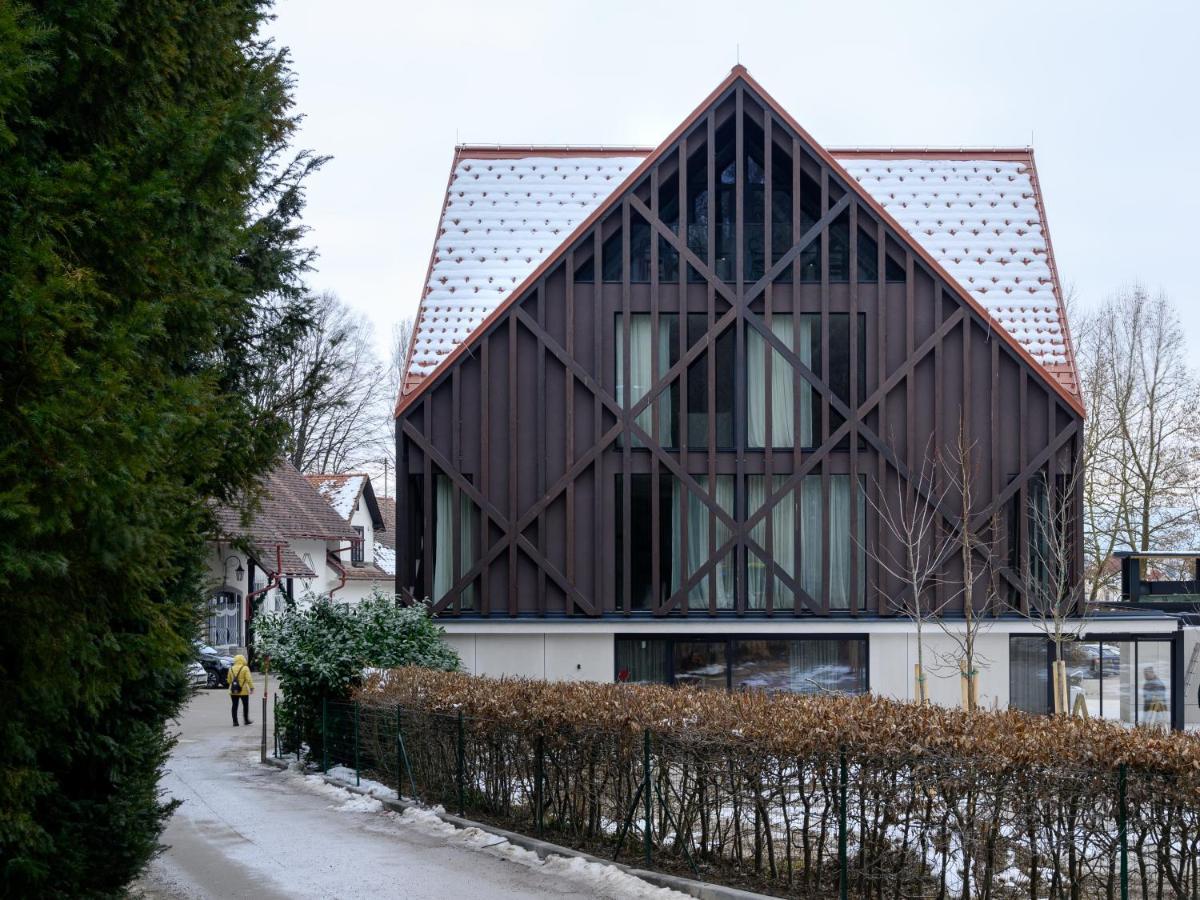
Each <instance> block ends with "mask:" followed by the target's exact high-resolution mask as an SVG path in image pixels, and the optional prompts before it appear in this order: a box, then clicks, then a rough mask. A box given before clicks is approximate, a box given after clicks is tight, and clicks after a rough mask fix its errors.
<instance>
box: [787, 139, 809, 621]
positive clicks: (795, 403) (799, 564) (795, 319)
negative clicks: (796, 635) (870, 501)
mask: <svg viewBox="0 0 1200 900" xmlns="http://www.w3.org/2000/svg"><path fill="white" fill-rule="evenodd" d="M799 240H800V140H799V139H798V138H796V137H794V136H793V137H792V233H791V236H790V238H789V239H788V243H789V244H796V243H798V242H799ZM801 315H802V310H801V309H800V260H799V258H797V259H796V260H795V261H794V262H793V263H792V346H793V347H795V348H796V352H797V354H799V353H800V316H801ZM808 389H809V388H808V379H807V378H805V377H804V376H802V375H801V374H800V370H799V369H797V368H796V367H795V366H793V367H792V427H793V428H794V429H795V435H794V440H793V441H792V471H793V472H796V471H798V470H799V469H800V465H801V463H802V461H803V460H802V457H801V441H800V434H801V431H802V429H803V424H802V423H801V421H800V409H801V406H800V392H801V391H802V390H803V391H806V390H808ZM797 491H799V492H800V494H797ZM802 495H803V482H801V483H800V484H798V485H796V487H795V488H794V489H793V491H792V496H791V497H790V498H789V500H788V502H789V503H791V504H792V515H793V520H794V521H795V523H796V525H797V526H798V527H796V528H794V529H793V531H794V534H793V535H792V559H793V560H795V563H794V565H793V567H792V569H793V572H792V574H793V576H794V577H795V579H796V583H797V584H803V581H802V579H801V577H800V573H801V572H803V571H804V565H803V560H802V559H801V558H800V554H801V553H802V552H803V542H802V541H801V540H800V532H801V529H802V528H804V521H803V518H802V507H801V506H800V504H798V503H797V502H796V498H797V496H802ZM803 608H804V604H802V603H801V602H800V601H799V598H797V597H793V598H792V615H794V616H798V615H800V611H801V610H802V609H803Z"/></svg>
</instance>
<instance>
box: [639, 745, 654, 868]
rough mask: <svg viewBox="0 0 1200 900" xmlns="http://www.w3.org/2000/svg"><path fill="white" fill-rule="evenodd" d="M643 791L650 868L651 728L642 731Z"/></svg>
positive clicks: (644, 846)
mask: <svg viewBox="0 0 1200 900" xmlns="http://www.w3.org/2000/svg"><path fill="white" fill-rule="evenodd" d="M642 779H643V780H642V791H643V794H644V796H643V797H642V800H643V801H644V802H645V804H646V810H645V812H646V822H645V828H644V829H643V831H642V852H643V855H644V857H645V860H646V868H647V869H648V868H650V853H651V846H652V845H651V842H650V827H651V816H652V813H653V811H652V809H651V807H650V729H649V728H647V729H645V730H644V731H643V733H642Z"/></svg>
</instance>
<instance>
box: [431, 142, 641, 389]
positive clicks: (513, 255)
mask: <svg viewBox="0 0 1200 900" xmlns="http://www.w3.org/2000/svg"><path fill="white" fill-rule="evenodd" d="M464 152H466V153H469V152H470V151H464ZM543 152H545V151H543ZM631 152H634V153H636V152H637V151H631ZM641 161H642V155H637V156H609V155H603V156H575V155H563V156H546V155H536V152H530V154H529V155H527V156H520V155H518V156H515V157H510V158H497V157H487V156H481V157H480V158H473V157H471V156H469V155H467V156H463V155H460V156H459V157H458V158H457V159H456V161H455V165H454V170H453V173H452V174H451V177H450V185H449V188H448V190H447V193H446V203H445V207H444V209H443V212H442V221H441V225H440V226H439V229H438V237H437V242H436V244H435V245H434V249H433V261H432V264H431V266H430V269H429V281H428V283H427V284H426V289H425V297H424V299H423V300H422V302H421V311H420V314H419V320H418V322H417V327H416V333H415V334H414V336H413V346H412V351H411V356H410V360H409V366H408V372H409V373H410V374H411V375H416V376H424V375H427V374H429V373H430V372H432V371H433V370H434V369H435V368H436V367H437V365H438V363H439V362H441V361H442V359H444V358H445V357H446V355H447V354H448V353H450V351H451V350H453V349H454V348H455V347H457V346H458V345H459V344H460V343H462V342H463V341H464V340H466V339H467V337H468V336H469V335H470V334H471V332H473V331H474V330H475V329H476V328H477V327H479V324H480V323H481V322H482V321H483V320H484V318H486V317H487V315H488V314H489V313H490V312H492V311H493V310H494V309H495V308H496V307H497V306H499V305H500V303H501V301H503V300H504V299H505V297H507V296H508V294H509V292H511V291H512V290H513V289H514V288H515V287H517V285H519V284H520V283H521V282H522V281H524V280H525V279H526V278H527V277H528V276H529V274H530V273H531V272H532V271H533V270H534V269H536V268H537V267H538V265H539V264H541V262H542V261H543V260H544V259H545V258H546V257H547V256H549V255H550V254H551V253H552V252H553V251H554V250H556V249H557V248H558V246H559V245H560V244H561V243H562V242H563V240H564V239H565V238H566V237H567V235H568V234H570V233H571V231H572V230H573V229H574V228H575V226H576V225H578V224H579V223H580V222H582V221H583V220H584V219H585V218H587V216H588V215H589V214H590V213H591V212H592V210H594V209H595V208H596V207H597V206H599V205H600V203H601V202H602V201H603V200H605V199H606V198H607V197H608V196H609V195H610V194H611V193H612V192H613V191H614V190H616V188H617V186H618V185H619V184H621V182H623V181H624V180H625V179H626V177H628V175H629V173H630V172H632V171H633V170H634V169H635V168H636V167H637V165H638V163H640V162H641Z"/></svg>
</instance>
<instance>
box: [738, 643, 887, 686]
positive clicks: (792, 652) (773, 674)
mask: <svg viewBox="0 0 1200 900" xmlns="http://www.w3.org/2000/svg"><path fill="white" fill-rule="evenodd" d="M732 681H733V687H734V688H742V689H744V690H764V691H771V692H776V691H786V692H788V693H793V694H816V693H828V692H831V691H832V692H838V693H846V694H864V693H866V691H867V642H866V640H865V639H803V640H762V641H743V640H735V641H733V662H732Z"/></svg>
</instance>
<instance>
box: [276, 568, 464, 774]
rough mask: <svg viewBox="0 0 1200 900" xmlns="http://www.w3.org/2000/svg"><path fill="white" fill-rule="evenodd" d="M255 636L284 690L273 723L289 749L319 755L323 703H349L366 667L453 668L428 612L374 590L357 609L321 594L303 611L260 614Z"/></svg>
mask: <svg viewBox="0 0 1200 900" xmlns="http://www.w3.org/2000/svg"><path fill="white" fill-rule="evenodd" d="M257 635H258V638H257V639H258V642H259V644H258V646H259V651H260V653H261V654H265V655H266V656H268V657H270V666H271V672H272V674H274V675H277V676H278V678H279V681H280V687H281V689H282V692H283V699H282V700H281V701H280V703H279V705H278V708H277V713H276V715H277V718H276V721H277V723H278V725H279V728H280V729H281V732H282V733H283V734H285V735H289V736H290V740H289V743H290V745H291V746H289V747H288V749H295V745H296V744H297V742H298V741H303V742H304V743H307V744H308V745H309V747H310V748H311V749H312V751H313V752H314V753H318V752H319V751H320V744H321V734H320V729H321V702H322V699H324V698H328V699H331V700H339V699H343V698H345V697H347V696H348V695H349V694H350V692H351V690H352V689H353V688H354V687H355V686H356V685H358V684H360V683H361V681H362V678H363V673H364V671H365V670H367V669H370V668H377V669H392V668H397V667H402V666H421V667H425V668H429V669H440V670H444V671H454V670H456V669H457V668H458V667H459V659H458V654H457V653H455V652H454V651H453V650H452V649H451V648H450V647H449V646H448V645H447V644H446V642H445V641H444V640H443V635H444V632H443V631H442V629H441V627H440V626H438V625H437V624H436V623H435V622H434V620H433V619H432V618H431V617H430V615H429V611H428V608H427V607H426V606H424V605H420V604H417V605H415V606H401V605H400V604H398V603H397V602H396V601H395V600H394V599H393V598H391V597H388V596H386V595H384V594H381V593H380V592H379V591H375V592H374V593H372V594H371V595H370V596H369V597H367V598H365V599H364V600H362V601H361V602H360V603H358V604H357V605H351V604H346V603H335V602H333V601H332V600H331V599H330V598H329V597H327V596H319V597H316V598H315V599H313V600H311V601H310V602H309V603H307V604H305V605H304V608H297V609H294V610H287V611H284V612H280V613H274V614H268V615H264V616H262V617H261V618H260V619H259V621H258V624H257Z"/></svg>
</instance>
